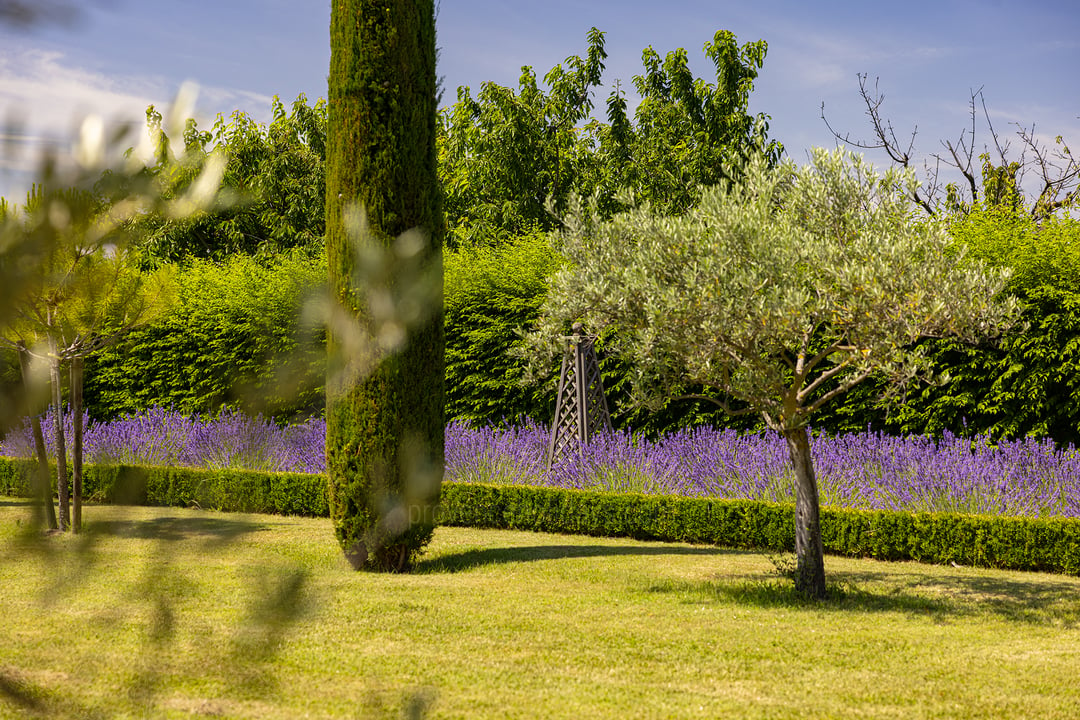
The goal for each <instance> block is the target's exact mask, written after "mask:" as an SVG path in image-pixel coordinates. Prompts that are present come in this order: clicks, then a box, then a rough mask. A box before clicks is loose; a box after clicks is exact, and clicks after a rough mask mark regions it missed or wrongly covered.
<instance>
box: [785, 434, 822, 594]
mask: <svg viewBox="0 0 1080 720" xmlns="http://www.w3.org/2000/svg"><path fill="white" fill-rule="evenodd" d="M784 439H785V440H786V441H787V446H788V454H789V455H790V457H791V465H792V467H793V468H794V469H795V558H796V561H797V565H796V570H795V573H796V575H795V587H796V588H798V589H799V590H801V591H802V592H804V593H806V594H807V595H808V596H810V597H812V598H817V599H822V598H824V597H825V551H824V548H823V547H822V543H821V511H820V508H819V506H818V487H817V477H815V475H814V464H813V459H812V458H811V456H810V438H809V435H808V434H807V429H806V428H805V427H801V428H797V429H790V430H785V431H784Z"/></svg>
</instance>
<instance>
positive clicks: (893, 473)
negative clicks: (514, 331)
mask: <svg viewBox="0 0 1080 720" xmlns="http://www.w3.org/2000/svg"><path fill="white" fill-rule="evenodd" d="M65 422H66V424H67V433H68V434H69V436H70V430H71V417H70V415H69V416H68V417H67V418H66V419H65ZM43 425H44V429H45V435H46V444H47V445H48V447H49V450H50V453H51V452H52V442H53V439H52V432H51V428H52V422H51V418H45V419H44V423H43ZM86 428H87V429H86V433H85V440H84V448H85V449H84V453H85V455H84V456H85V459H86V461H87V462H89V463H126V464H150V465H186V466H194V467H233V468H247V469H252V470H261V471H289V472H307V473H320V472H324V471H325V454H324V447H325V437H326V423H325V421H323V420H321V419H313V420H310V421H308V422H306V423H304V424H302V425H293V426H288V427H279V426H277V425H276V424H275V423H274V422H272V421H271V420H268V419H265V418H263V417H261V416H258V417H254V418H252V417H248V416H245V415H242V414H240V413H237V412H235V411H232V410H223V411H222V412H221V413H220V414H219V415H218V416H217V417H214V418H198V417H191V416H187V415H182V414H180V413H176V412H172V411H167V410H163V409H161V408H153V409H151V410H147V411H145V412H143V413H140V414H137V415H131V416H127V417H124V418H121V419H119V420H116V421H113V422H109V423H95V422H91V421H89V420H87V423H86ZM548 438H549V435H548V431H547V430H546V429H545V428H543V427H540V426H539V425H536V424H533V423H527V424H525V425H522V426H517V427H510V428H493V427H472V426H470V425H467V424H463V423H457V422H454V423H451V424H450V425H449V426H448V427H447V429H446V479H447V480H452V481H457V482H488V483H520V484H531V485H547V486H554V487H567V488H587V489H600V490H609V491H623V492H626V491H630V492H643V493H659V494H675V495H682V496H690V497H725V498H747V499H765V500H774V501H782V502H791V501H793V499H794V498H793V484H792V478H791V469H790V466H789V462H788V456H787V449H786V447H785V445H784V441H783V438H781V437H780V436H779V435H777V434H775V433H761V434H739V433H737V432H735V431H732V430H717V429H713V428H696V429H691V430H684V431H680V432H675V433H671V434H668V435H666V436H663V437H661V438H659V439H657V440H648V439H645V438H642V437H640V436H635V435H633V434H631V433H629V432H625V431H623V432H615V433H613V434H610V435H607V436H603V437H601V438H598V439H597V440H596V441H594V442H593V443H591V444H590V445H589V446H588V447H587V448H585V450H584V451H583V453H582V454H581V456H580V457H572V458H571V459H569V460H566V461H564V462H562V463H560V464H558V465H557V466H556V467H554V468H552V470H551V471H550V472H549V471H548V470H547V469H546V467H545V458H544V454H545V451H546V449H547V444H548ZM812 447H813V455H814V466H815V468H816V470H817V474H818V484H819V487H820V492H821V499H822V502H823V504H825V505H831V506H835V507H852V508H868V509H872V508H881V509H893V510H930V511H950V512H966V513H981V514H997V515H1025V516H1051V515H1053V516H1067V517H1080V454H1078V453H1077V451H1076V450H1075V449H1074V448H1071V447H1070V448H1066V449H1064V450H1059V449H1057V448H1056V447H1055V446H1054V445H1053V443H1052V442H1050V441H1049V440H1038V439H1034V438H1027V439H1023V440H1016V441H1003V442H999V443H996V444H994V443H991V442H990V441H989V439H988V438H985V437H980V438H976V439H974V440H971V439H962V438H957V437H954V436H951V435H946V436H945V437H944V438H942V439H940V440H934V439H930V438H925V437H905V438H897V437H891V436H888V435H882V434H875V433H859V434H854V435H844V436H839V437H825V436H822V437H818V438H816V439H815V441H814V442H813V444H812ZM32 450H33V443H32V440H31V434H30V430H29V423H28V422H27V423H26V424H25V425H24V427H23V428H22V429H21V430H17V431H15V432H12V433H10V434H9V435H8V437H7V438H6V439H5V440H4V441H3V442H0V454H3V455H13V456H29V455H30V454H32Z"/></svg>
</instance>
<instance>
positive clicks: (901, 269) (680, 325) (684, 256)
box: [533, 150, 1016, 596]
mask: <svg viewBox="0 0 1080 720" xmlns="http://www.w3.org/2000/svg"><path fill="white" fill-rule="evenodd" d="M914 183H915V179H914V177H913V175H912V174H911V173H910V172H906V171H901V170H897V169H890V170H888V171H886V172H885V173H884V175H879V174H877V173H876V172H875V170H874V169H873V168H872V167H871V166H870V165H869V164H868V163H866V162H865V161H864V160H863V159H862V158H861V157H859V156H854V155H852V154H850V153H848V152H846V151H844V150H837V151H836V152H828V151H825V150H815V151H813V153H812V158H811V161H810V163H809V164H808V165H806V166H805V167H802V168H796V167H795V166H794V165H793V164H792V163H791V162H790V161H787V162H785V163H782V164H780V165H779V166H778V167H775V168H770V167H768V165H767V164H766V163H765V162H763V161H761V160H753V161H751V162H750V163H749V164H748V167H747V171H746V176H745V180H744V181H742V182H740V183H739V184H731V183H727V184H722V185H719V186H716V187H713V188H707V189H704V190H703V191H702V197H701V202H700V204H699V205H698V206H697V207H695V208H694V209H692V210H690V211H689V212H688V213H687V214H685V215H683V216H679V217H665V216H663V215H660V214H658V213H655V212H653V211H652V210H651V208H650V207H648V206H646V205H642V206H638V207H636V208H633V209H632V210H630V211H628V212H626V213H624V214H621V215H617V216H615V217H613V218H612V219H611V220H609V221H600V220H597V219H596V215H595V213H593V212H591V211H590V210H589V209H588V208H586V207H584V206H583V205H582V204H581V203H580V202H578V203H576V204H574V205H572V207H571V210H570V212H569V214H568V216H567V217H566V218H565V219H564V223H565V228H564V230H563V231H562V232H561V233H560V234H559V235H557V236H556V239H555V242H556V244H557V247H558V248H559V250H560V251H561V253H562V254H563V255H564V257H565V259H566V261H567V262H566V264H565V265H564V266H563V267H562V268H561V269H560V270H559V271H558V272H557V273H555V275H554V276H553V278H552V282H551V288H550V291H549V294H548V297H547V301H546V305H545V307H544V314H543V318H542V320H541V324H540V327H539V328H538V329H537V331H536V333H535V335H534V336H533V341H534V344H541V343H544V342H546V341H547V339H549V338H554V337H557V336H558V335H561V334H565V327H567V324H568V323H570V322H572V321H582V322H584V323H585V325H586V327H588V328H590V329H591V330H593V331H600V330H604V329H610V330H613V331H614V333H613V341H612V342H611V343H610V344H609V347H613V348H614V350H615V352H617V353H619V354H620V355H622V356H623V357H624V358H626V359H628V360H630V361H632V363H633V364H634V367H635V373H636V378H635V379H636V391H637V394H638V397H639V399H641V400H642V401H646V402H648V401H650V400H654V401H661V400H663V399H665V398H670V397H672V396H676V395H679V394H680V392H681V390H682V389H683V388H684V387H687V386H691V385H695V384H696V385H699V386H705V387H707V388H710V389H712V390H714V391H715V393H716V401H717V402H718V403H720V404H722V405H724V406H725V408H726V409H728V410H729V411H731V412H757V413H760V415H761V416H762V417H763V418H764V420H765V422H766V424H767V425H768V426H769V427H770V428H772V429H774V430H776V431H777V432H780V433H782V434H783V435H784V436H785V438H786V440H787V443H788V449H789V453H790V456H791V459H792V464H793V467H794V470H795V479H796V480H795V482H796V554H797V556H798V571H797V581H798V583H799V585H800V586H801V587H802V588H803V589H804V590H806V591H808V592H809V593H810V594H812V595H815V596H822V595H824V592H825V581H824V565H823V560H822V548H821V534H820V526H819V524H818V504H817V485H816V480H815V477H814V472H813V467H812V464H811V458H810V446H809V437H808V433H807V426H808V423H809V421H810V416H811V415H812V414H813V412H814V411H815V410H817V409H819V408H821V407H822V406H824V405H825V404H826V403H828V402H830V401H832V400H833V399H835V398H836V397H839V396H840V395H842V394H843V393H844V392H846V391H847V390H849V389H850V388H851V387H853V386H854V385H856V384H857V383H859V382H860V381H862V380H863V379H865V378H866V377H868V376H869V375H870V374H872V373H877V374H885V375H886V376H888V377H890V378H892V379H893V380H894V381H895V382H894V387H902V386H903V384H904V383H905V382H906V381H908V380H910V379H912V378H915V377H918V376H920V375H925V374H927V373H928V372H929V371H930V368H929V367H928V363H927V362H926V360H925V358H924V356H923V354H922V353H921V352H920V348H919V344H918V342H919V340H920V339H921V338H925V337H928V336H946V335H948V336H956V337H960V338H965V339H971V340H974V339H975V338H977V337H979V336H983V335H987V334H995V333H997V332H999V331H1000V330H1002V329H1003V328H1005V327H1007V326H1008V325H1009V324H1010V323H1011V322H1012V318H1013V317H1014V316H1015V312H1016V310H1015V304H1014V303H1013V301H1012V300H1011V299H1008V298H1006V299H1002V298H1001V297H1000V292H1001V290H1002V288H1003V287H1004V283H1005V280H1006V277H1005V274H1004V272H1002V271H998V270H992V269H990V268H988V267H985V266H983V265H982V264H980V263H978V262H976V261H974V260H972V259H969V258H968V257H966V256H965V254H964V252H963V249H962V248H960V247H958V246H955V245H954V244H953V243H952V241H951V239H950V236H949V234H948V232H947V230H946V227H945V226H944V225H943V224H942V223H940V222H937V221H935V220H926V219H917V217H916V207H915V205H914V203H913V200H912V199H911V198H912V197H913V193H911V192H910V191H911V189H912V187H911V186H912V185H913V184H914Z"/></svg>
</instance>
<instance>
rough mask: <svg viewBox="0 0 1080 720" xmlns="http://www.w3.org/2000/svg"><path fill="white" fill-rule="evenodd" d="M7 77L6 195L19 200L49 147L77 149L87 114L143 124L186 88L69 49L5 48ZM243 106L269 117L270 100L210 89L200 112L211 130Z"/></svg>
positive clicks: (0, 171)
mask: <svg viewBox="0 0 1080 720" xmlns="http://www.w3.org/2000/svg"><path fill="white" fill-rule="evenodd" d="M0 77H3V79H4V81H3V83H0V122H2V123H3V128H2V130H0V196H7V197H12V198H14V197H21V195H22V194H23V193H24V192H25V190H26V189H27V188H28V187H29V185H30V183H31V182H32V180H33V177H34V171H35V170H36V168H37V164H38V162H39V161H40V158H41V155H42V152H43V151H44V150H46V149H53V150H57V149H60V150H67V149H68V148H70V147H71V145H72V143H73V141H74V139H75V137H76V136H77V134H78V128H79V125H80V123H81V121H82V119H83V118H84V117H85V116H87V115H89V114H96V115H99V116H101V117H102V118H104V119H105V120H106V121H107V123H108V124H109V126H110V127H116V126H122V125H132V126H134V127H136V128H141V127H142V126H143V124H144V123H145V121H146V108H147V106H149V105H154V106H156V107H157V108H158V109H159V110H162V111H164V110H165V109H166V108H167V107H168V106H169V105H170V104H171V102H172V100H173V97H174V95H175V94H176V92H177V89H178V88H177V83H175V82H174V81H172V80H170V79H167V78H164V77H161V76H158V75H153V74H144V75H139V74H106V73H103V72H95V71H92V70H89V69H87V68H84V67H80V66H79V64H78V62H77V60H75V59H74V58H72V57H70V56H68V55H66V54H65V53H63V52H59V51H56V50H41V49H36V48H31V47H27V46H22V47H19V46H15V47H11V46H9V47H7V48H4V49H0ZM238 106H246V107H253V106H254V107H261V108H266V113H267V114H269V107H270V98H269V97H267V96H264V95H260V94H258V93H252V92H247V91H242V90H233V89H229V88H221V87H204V88H201V90H200V93H199V102H198V104H197V106H196V108H197V111H196V113H195V117H196V119H197V120H198V121H199V124H200V126H201V127H204V128H208V127H209V125H210V123H211V122H212V118H213V117H214V116H215V115H216V114H218V113H223V114H228V113H230V112H231V111H232V110H233V109H235V108H236V107H238ZM261 119H265V118H261ZM132 140H133V144H134V140H135V138H134V137H133V138H132Z"/></svg>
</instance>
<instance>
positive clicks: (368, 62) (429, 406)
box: [326, 0, 444, 571]
mask: <svg viewBox="0 0 1080 720" xmlns="http://www.w3.org/2000/svg"><path fill="white" fill-rule="evenodd" d="M328 102H329V106H328V113H329V114H328V123H327V154H326V197H327V201H326V252H327V260H328V264H329V274H330V284H331V288H332V289H333V292H334V294H335V297H336V299H337V301H338V302H340V303H341V304H342V306H343V307H344V308H346V310H347V311H348V312H350V313H352V314H354V315H356V316H357V317H362V313H363V306H362V303H361V299H360V298H359V297H358V295H357V293H356V291H355V281H354V280H353V277H354V269H355V268H354V254H353V252H352V251H351V242H350V237H349V235H348V233H347V232H346V228H345V223H344V215H343V213H344V211H346V210H349V209H350V208H355V207H362V208H363V209H364V210H365V211H366V214H367V219H368V223H369V231H370V232H371V233H372V234H373V235H374V236H375V237H376V238H378V240H379V241H381V242H383V243H384V244H386V245H387V247H389V246H390V243H391V241H392V240H393V239H394V238H395V237H396V236H398V235H400V234H401V233H403V232H405V231H407V230H410V229H412V228H420V229H421V230H422V231H423V232H424V233H425V234H426V236H427V238H428V245H427V246H426V248H425V250H424V252H425V253H426V254H427V255H428V256H429V257H430V258H431V259H432V260H433V261H435V262H438V263H440V267H441V247H442V236H443V217H442V207H441V199H440V193H439V187H438V177H437V174H436V158H435V119H436V115H435V113H436V78H435V13H434V4H433V2H432V0H333V3H332V6H331V15H330V74H329V92H328ZM440 278H441V275H440ZM440 282H441V280H440ZM438 297H439V298H441V297H442V293H441V292H439V293H438ZM429 318H430V319H429V320H428V321H427V322H426V324H424V325H423V326H422V327H420V328H418V329H416V330H414V331H413V332H411V333H410V335H409V338H408V340H407V342H406V344H405V346H404V348H403V349H402V350H400V351H399V352H397V353H396V354H394V355H393V356H391V357H387V358H384V359H383V360H382V361H381V362H380V363H379V364H378V365H377V367H375V369H374V371H373V372H372V373H371V374H370V375H368V376H367V377H364V378H359V379H347V380H346V381H345V382H338V381H336V380H335V379H334V378H328V382H327V403H326V424H327V439H326V453H327V474H328V478H329V479H328V482H329V500H330V512H331V518H332V519H333V522H334V528H335V533H336V535H337V538H338V541H339V542H340V543H341V546H342V549H343V550H344V552H345V555H346V557H347V558H348V559H349V561H350V562H351V563H352V565H353V567H355V568H357V569H360V568H367V569H376V570H395V571H396V570H403V569H405V568H407V567H408V565H409V563H410V562H411V559H412V557H413V556H414V555H415V553H416V552H417V551H418V550H419V549H420V548H422V547H423V545H425V544H426V543H427V542H428V540H429V539H430V537H431V533H432V530H433V527H434V524H433V510H434V505H435V503H437V502H438V493H439V484H440V482H441V478H442V469H443V431H444V423H443V405H444V400H443V398H444V389H443V372H444V360H443V324H442V309H441V306H440V307H439V308H436V312H433V313H432V314H431V315H430V316H429ZM344 344H345V343H344V342H343V339H342V338H339V337H337V336H336V335H335V331H334V330H333V329H331V331H330V333H329V337H328V341H327V348H328V352H329V354H330V363H329V365H330V367H331V368H334V367H336V366H338V365H341V364H342V363H343V362H345V361H347V359H343V358H341V357H340V354H341V353H342V347H343V346H344Z"/></svg>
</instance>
